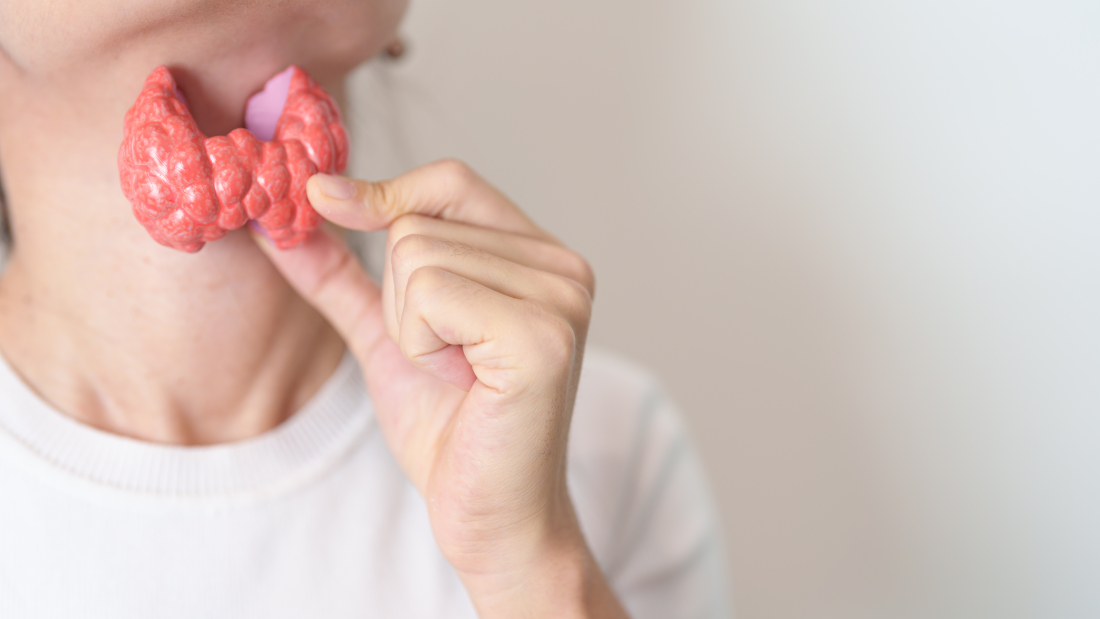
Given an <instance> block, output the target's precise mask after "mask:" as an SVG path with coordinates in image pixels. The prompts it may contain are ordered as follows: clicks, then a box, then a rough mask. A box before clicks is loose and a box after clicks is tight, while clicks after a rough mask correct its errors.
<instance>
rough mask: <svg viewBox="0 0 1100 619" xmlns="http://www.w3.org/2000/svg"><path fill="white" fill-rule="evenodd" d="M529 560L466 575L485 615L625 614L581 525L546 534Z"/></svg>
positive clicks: (491, 618) (487, 618) (490, 618)
mask: <svg viewBox="0 0 1100 619" xmlns="http://www.w3.org/2000/svg"><path fill="white" fill-rule="evenodd" d="M523 554H525V555H527V557H528V561H527V562H526V563H525V564H524V565H522V566H518V567H516V568H513V569H511V570H509V571H505V572H500V573H481V574H472V573H461V574H460V577H461V578H462V581H463V584H464V585H465V586H466V590H467V592H468V593H469V594H470V598H471V600H472V601H473V603H474V606H475V607H476V608H477V610H478V615H479V616H480V617H481V618H482V619H495V618H497V617H500V618H505V617H508V618H511V617H555V618H559V617H560V618H574V617H576V618H581V617H584V618H589V617H600V618H604V617H607V618H611V617H614V618H620V617H623V618H625V617H626V616H627V615H626V612H625V611H624V610H623V608H622V605H621V604H620V603H619V601H618V599H617V598H616V596H615V594H614V592H613V591H612V590H611V587H610V585H609V584H608V583H607V580H606V579H605V578H604V576H603V573H602V572H601V571H600V568H599V566H598V565H597V564H596V560H595V558H594V557H593V556H592V553H591V551H590V550H589V548H588V545H587V544H586V543H585V541H584V537H583V536H582V535H581V533H580V530H579V528H576V527H573V530H571V531H558V532H556V533H555V534H553V535H549V536H546V537H545V538H544V539H543V540H542V542H541V543H540V544H539V546H538V547H537V548H533V549H531V550H529V551H528V552H526V553H523Z"/></svg>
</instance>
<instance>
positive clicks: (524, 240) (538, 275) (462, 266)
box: [382, 215, 594, 339]
mask: <svg viewBox="0 0 1100 619" xmlns="http://www.w3.org/2000/svg"><path fill="white" fill-rule="evenodd" d="M509 264H510V265H511V266H510V267H509V266H508V265H509ZM517 265H518V266H519V267H526V268H523V269H521V268H516V267H517ZM422 266H440V267H443V268H446V269H448V270H452V271H454V272H456V273H459V274H460V275H462V276H463V277H468V278H470V279H472V280H474V281H477V282H479V283H481V284H482V285H485V286H488V287H489V288H492V289H494V290H497V291H500V292H503V293H505V294H507V295H509V296H513V297H516V298H525V297H540V298H542V297H545V296H546V294H550V295H552V296H555V295H557V293H558V292H559V289H560V288H562V287H563V286H564V287H566V288H572V287H573V284H570V283H568V282H561V281H558V280H560V279H561V278H567V279H569V280H571V281H572V282H575V283H576V284H577V285H580V286H581V287H582V288H584V289H585V290H586V291H587V293H588V294H587V298H586V306H587V305H590V304H591V298H592V291H593V286H594V277H593V275H592V269H591V267H589V266H588V262H586V261H585V260H584V258H582V257H580V256H579V255H578V254H576V253H574V252H572V251H570V250H568V249H566V248H564V247H562V246H560V245H556V244H553V243H548V242H546V241H541V240H538V239H533V238H531V237H526V236H522V235H518V234H512V233H508V232H500V231H498V230H488V229H485V228H479V227H476V226H469V225H466V224H460V223H455V222H450V221H442V220H439V219H432V218H430V217H423V216H419V215H406V216H404V217H402V218H400V219H398V220H397V221H395V222H394V223H393V225H392V226H391V228H390V234H389V235H388V238H387V248H386V260H385V267H384V269H383V281H382V290H383V311H384V313H385V321H386V329H387V331H388V332H389V333H390V335H391V336H392V337H394V338H395V339H396V337H397V327H398V322H399V316H400V313H399V312H400V307H401V304H402V299H403V296H404V278H407V277H408V275H409V274H410V273H412V271H414V270H415V269H417V268H419V267H422ZM455 269H459V270H455ZM502 269H503V270H506V271H507V273H502V272H501V270H502ZM521 282H522V285H521ZM395 283H396V284H399V285H400V290H398V289H397V288H396V287H395ZM545 288H549V291H546V292H544V293H542V294H540V292H539V291H540V290H542V289H545ZM575 292H576V291H574V290H566V291H565V292H564V298H567V299H571V298H573V296H575Z"/></svg>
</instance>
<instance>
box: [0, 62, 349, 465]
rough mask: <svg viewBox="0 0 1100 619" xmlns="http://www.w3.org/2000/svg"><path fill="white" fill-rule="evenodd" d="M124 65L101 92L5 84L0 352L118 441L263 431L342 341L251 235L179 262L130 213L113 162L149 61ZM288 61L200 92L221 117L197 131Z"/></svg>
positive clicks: (315, 378)
mask: <svg viewBox="0 0 1100 619" xmlns="http://www.w3.org/2000/svg"><path fill="white" fill-rule="evenodd" d="M268 64H272V65H278V64H279V63H278V62H271V63H268ZM129 65H130V66H128V65H127V63H118V64H117V65H116V67H118V72H117V75H116V77H114V78H112V80H114V81H110V80H109V81H106V82H104V80H103V79H101V80H100V81H99V82H98V83H96V82H94V81H91V80H90V79H88V78H84V77H81V76H78V75H73V76H72V77H71V78H70V79H68V80H58V79H50V80H34V79H31V78H29V77H28V78H20V77H19V76H13V75H14V74H13V73H12V72H13V71H15V69H14V68H13V67H12V66H11V65H9V66H8V67H7V69H5V70H7V71H9V75H7V76H6V77H4V76H0V79H4V80H6V84H7V88H5V89H4V90H5V91H6V92H4V93H0V94H3V95H4V96H6V97H7V99H6V100H5V102H4V104H3V110H2V111H0V162H2V163H3V173H4V174H3V182H4V186H5V190H6V194H7V202H8V211H9V216H10V224H11V227H12V232H13V238H14V244H13V247H12V248H11V255H10V260H9V264H8V267H7V270H6V271H5V273H4V274H3V276H2V277H0V351H2V352H3V354H4V356H5V357H6V358H7V359H8V361H9V363H10V364H11V365H12V367H13V368H14V369H15V371H16V372H18V373H19V374H20V375H21V376H22V377H23V378H24V379H25V380H26V381H27V382H28V383H29V384H30V386H31V387H32V388H33V389H35V390H36V391H37V392H38V393H39V394H40V395H41V396H42V397H43V398H45V399H46V400H47V401H49V402H50V403H52V404H53V405H54V406H55V407H56V408H58V409H59V410H61V411H63V412H64V413H66V414H68V415H70V416H72V417H74V418H75V419H77V420H80V421H82V422H85V423H87V424H90V425H93V426H96V427H98V428H101V429H104V430H107V431H110V432H114V433H117V434H123V435H127V436H132V437H135V438H139V439H144V440H150V441H156V442H164V443H175V444H206V443H216V442H224V441H231V440H237V439H242V438H246V437H249V436H253V435H256V434H258V433H261V432H263V431H266V430H268V429H270V428H272V427H274V426H275V425H277V424H278V423H280V422H281V421H282V420H284V419H285V418H286V417H287V416H288V415H289V414H290V413H292V412H293V411H294V410H295V409H297V408H298V407H299V406H301V405H302V403H303V402H304V401H305V400H306V399H307V398H309V397H310V396H311V395H312V394H313V393H314V392H315V391H316V390H317V389H318V388H319V387H320V385H321V384H322V383H323V382H324V380H325V379H326V378H327V377H328V376H329V374H331V372H332V371H333V370H334V369H335V367H336V365H337V364H338V362H339V359H340V357H341V355H342V354H343V343H342V342H341V341H340V339H339V337H338V336H337V335H336V333H335V332H334V331H333V330H332V328H331V327H330V326H329V325H328V324H327V323H326V322H325V321H324V319H323V318H322V317H321V316H320V315H319V314H318V313H317V312H315V311H314V310H313V309H312V308H311V307H309V306H308V305H307V304H306V303H305V302H304V301H302V299H301V298H300V297H298V296H297V294H295V293H294V292H293V291H292V290H291V289H290V288H289V286H287V284H286V283H285V282H284V281H283V280H282V278H281V277H280V276H279V275H278V274H277V273H276V272H275V270H274V269H273V268H272V267H271V265H270V264H269V263H268V262H267V260H266V259H265V258H264V256H263V255H262V254H261V253H260V251H259V250H258V249H257V248H256V247H255V245H254V243H253V242H252V240H251V239H250V238H249V237H248V235H247V234H246V233H244V232H242V231H237V232H234V233H230V234H229V235H228V236H227V237H225V238H224V239H222V240H220V241H217V242H215V243H211V244H209V245H207V247H206V248H204V249H203V250H202V251H200V252H199V253H197V254H185V253H182V252H178V251H175V250H171V249H167V248H165V247H161V246H160V245H157V244H156V243H155V242H153V241H152V240H151V239H150V238H149V237H148V235H147V234H146V233H145V231H144V230H143V229H142V228H141V226H140V225H139V224H138V223H137V222H136V221H135V220H134V218H133V217H132V215H131V213H130V205H129V203H128V202H127V201H126V199H125V197H124V196H123V195H122V192H121V189H120V187H119V182H118V171H117V168H116V165H115V153H116V152H117V148H118V144H119V143H120V141H121V121H122V117H123V114H124V113H125V111H126V108H127V107H128V105H129V102H130V101H132V99H133V98H134V97H135V96H136V95H137V91H138V89H140V87H141V82H142V80H143V78H144V75H143V74H141V73H139V72H138V71H139V68H138V67H140V71H143V72H147V70H148V69H151V68H152V66H155V64H153V65H150V63H149V62H148V61H146V62H144V63H138V62H131V63H129ZM280 68H282V67H281V66H274V67H271V68H267V67H265V68H263V69H262V71H264V73H265V74H260V70H257V71H256V75H254V76H248V79H245V80H241V79H237V80H236V81H234V82H232V83H233V84H234V85H233V86H231V87H227V88H225V89H224V90H221V91H217V92H215V91H214V89H213V88H210V89H207V90H206V91H205V92H207V93H211V94H208V95H207V96H209V97H211V99H210V100H211V101H212V103H210V104H209V105H206V104H203V103H201V102H200V103H199V106H200V109H199V110H196V116H197V117H199V116H200V112H201V113H202V115H204V116H205V117H207V118H211V119H220V121H217V122H213V125H217V126H211V125H210V124H208V126H207V127H203V128H204V129H206V130H207V131H210V132H211V133H212V134H218V133H224V132H225V131H227V130H228V129H229V128H232V127H231V126H229V125H237V126H239V122H240V121H239V120H237V121H236V122H234V121H233V120H232V119H233V118H234V116H233V113H232V112H229V110H233V109H237V110H239V112H237V114H238V116H237V118H239V114H241V113H243V107H244V100H245V98H246V97H247V96H248V95H249V94H251V93H252V92H254V91H255V90H256V89H257V88H258V86H259V85H261V84H262V83H263V81H264V80H265V79H266V77H269V76H270V75H269V74H267V73H270V72H273V70H277V69H280ZM237 77H238V78H239V77H240V76H239V75H238V76H237ZM226 82H227V83H229V80H228V78H227V79H226ZM13 83H14V84H18V85H19V87H17V88H14V87H12V84H13ZM210 83H211V84H218V83H220V82H219V79H218V77H217V76H216V75H215V76H214V77H213V78H212V79H211V81H210ZM326 86H328V87H330V88H332V87H337V88H338V86H339V84H326ZM204 105H205V106H206V109H201V108H202V107H203V106H204Z"/></svg>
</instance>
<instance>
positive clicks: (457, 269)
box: [260, 161, 625, 618]
mask: <svg viewBox="0 0 1100 619" xmlns="http://www.w3.org/2000/svg"><path fill="white" fill-rule="evenodd" d="M308 192H309V199H310V202H311V203H312V204H313V206H314V208H316V210H317V212H318V213H320V214H321V215H322V216H323V217H325V218H326V219H328V220H330V221H332V222H334V223H336V224H339V225H341V226H343V227H346V228H351V229H357V230H379V229H383V228H388V229H389V234H388V240H387V244H386V264H385V276H384V278H383V281H382V285H381V287H379V286H378V285H377V284H376V283H375V282H374V281H373V280H371V278H370V277H369V276H368V275H367V274H366V273H365V272H364V270H363V269H362V267H361V266H360V265H359V263H358V261H357V260H356V259H355V256H354V255H353V254H352V253H351V252H350V251H349V250H348V249H347V247H346V246H345V245H344V244H343V242H342V241H340V240H339V239H338V238H337V237H336V236H334V235H333V234H332V233H331V232H329V231H327V230H321V231H318V233H317V234H315V235H314V236H313V237H312V238H311V239H310V240H309V241H307V242H306V243H305V244H304V245H302V246H300V247H298V248H296V249H293V250H288V251H279V250H275V249H273V248H272V247H271V246H270V244H268V243H266V242H263V241H262V240H261V242H260V244H261V246H263V247H264V250H265V251H266V253H267V254H268V256H269V257H270V258H271V260H272V262H273V263H274V264H275V265H276V267H277V268H278V269H279V270H280V271H281V272H282V273H283V275H284V276H285V277H286V278H287V280H288V281H289V282H290V283H291V285H292V286H294V287H295V288H296V289H297V290H298V292H299V293H300V294H302V296H303V297H304V298H305V299H307V300H308V301H309V302H311V303H312V304H313V305H314V306H316V307H317V308H318V310H320V311H321V312H322V313H323V314H324V315H325V316H326V317H327V318H328V320H329V321H330V322H331V323H332V325H333V326H334V327H335V328H336V329H337V330H338V331H339V332H340V333H341V335H342V336H343V338H344V340H345V341H346V342H347V345H348V347H349V348H350V349H351V351H352V353H353V354H354V355H355V356H356V357H357V358H358V360H359V363H360V364H361V366H362V368H363V372H364V375H365V378H366V383H367V387H368V389H369V390H370V393H371V396H372V398H373V400H374V404H375V408H376V411H377V415H378V421H379V424H380V426H381V428H382V431H383V433H384V434H385V436H386V439H387V441H388V443H389V446H390V449H391V450H392V451H393V454H394V456H395V457H396V458H397V461H398V462H399V463H400V464H401V466H402V468H403V469H404V471H405V473H406V474H407V475H408V476H409V478H410V479H411V480H412V482H413V483H414V484H415V485H416V486H417V488H418V489H419V490H420V492H421V493H422V494H423V496H424V498H425V500H426V502H427V504H428V510H429V517H430V519H431V524H432V530H433V533H434V535H435V539H436V542H437V544H438V545H439V547H440V549H441V550H442V552H443V555H444V556H445V557H446V558H447V560H448V561H450V562H451V564H452V565H453V566H454V568H455V570H456V571H457V572H458V574H459V576H460V577H461V578H462V580H463V583H464V584H465V586H466V588H467V590H468V592H469V593H470V596H471V599H472V600H473V602H474V604H475V606H476V607H477V609H478V612H479V613H480V614H481V615H482V616H483V617H486V618H489V617H498V616H499V617H528V616H531V617H535V616H553V617H572V616H578V617H587V616H600V617H612V616H615V617H618V616H625V612H624V611H623V610H622V607H621V606H620V605H619V603H618V601H617V600H616V599H615V597H614V594H613V593H612V592H611V590H610V588H609V587H608V585H607V583H606V581H605V580H604V578H603V576H602V574H600V572H599V569H598V568H597V567H596V564H595V561H594V560H593V558H592V555H591V553H590V552H589V550H588V547H587V546H586V544H585V542H584V539H583V537H582V536H581V533H580V529H579V527H578V525H577V520H576V516H575V514H574V512H573V506H572V503H571V501H570V499H569V494H568V492H567V489H566V481H565V466H566V438H567V435H568V431H569V421H570V416H571V413H572V409H573V400H574V396H575V394H576V388H577V379H578V375H579V372H580V367H581V357H582V353H583V351H584V342H585V335H586V333H587V331H588V323H589V317H590V315H591V302H592V290H593V277H592V272H591V270H590V269H589V267H588V264H587V263H586V262H585V261H584V259H582V258H581V257H580V256H578V255H577V254H575V253H573V252H571V251H569V250H568V249H566V248H564V247H563V246H562V245H561V243H559V242H558V241H557V240H556V239H554V238H553V237H552V236H550V235H549V234H547V233H546V232H544V231H542V230H540V229H539V228H538V227H537V226H535V225H534V224H533V223H532V222H531V221H530V220H529V219H527V217H525V216H524V215H523V213H522V212H520V210H519V209H518V208H517V207H516V206H515V205H514V204H512V203H511V202H510V201H509V200H508V199H507V198H505V197H504V196H503V195H502V194H501V193H500V192H498V191H497V190H496V189H494V188H493V187H491V186H490V185H489V184H487V183H486V182H485V181H484V180H482V179H481V178H479V177H478V176H477V175H476V174H474V173H473V172H472V171H470V169H469V168H467V167H466V166H465V165H463V164H461V163H458V162H454V161H443V162H439V163H434V164H431V165H428V166H425V167H422V168H418V169H416V170H413V171H412V172H409V173H407V174H404V175H402V176H400V177H397V178H395V179H393V180H391V181H384V182H380V183H368V182H364V181H348V180H346V179H341V178H337V177H330V176H323V175H318V176H315V177H314V178H312V179H310V182H309V186H308Z"/></svg>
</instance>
